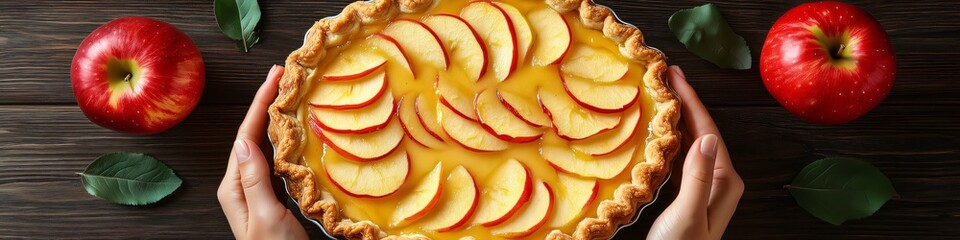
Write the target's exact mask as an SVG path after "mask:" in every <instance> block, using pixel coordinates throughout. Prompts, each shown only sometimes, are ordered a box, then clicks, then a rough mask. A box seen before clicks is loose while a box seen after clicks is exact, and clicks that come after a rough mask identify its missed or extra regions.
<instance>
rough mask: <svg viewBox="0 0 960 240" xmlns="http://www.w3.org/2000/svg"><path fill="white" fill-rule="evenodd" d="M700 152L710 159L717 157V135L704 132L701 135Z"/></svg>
mask: <svg viewBox="0 0 960 240" xmlns="http://www.w3.org/2000/svg"><path fill="white" fill-rule="evenodd" d="M700 154H703V155H704V156H705V157H708V158H710V159H716V158H717V135H714V134H706V135H703V137H701V139H700Z"/></svg>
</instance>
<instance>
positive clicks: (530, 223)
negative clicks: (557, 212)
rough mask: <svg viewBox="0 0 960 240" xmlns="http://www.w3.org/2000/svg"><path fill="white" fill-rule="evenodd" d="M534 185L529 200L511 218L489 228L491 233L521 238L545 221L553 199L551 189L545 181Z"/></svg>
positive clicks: (549, 212) (551, 209) (551, 208)
mask: <svg viewBox="0 0 960 240" xmlns="http://www.w3.org/2000/svg"><path fill="white" fill-rule="evenodd" d="M535 185H536V187H535V188H534V189H533V194H532V196H531V197H530V202H528V203H527V205H526V206H524V207H523V208H521V209H520V210H519V211H518V212H517V214H516V215H514V217H513V218H511V219H510V220H508V221H507V222H504V223H503V224H502V225H500V226H497V227H494V228H493V229H490V233H491V234H493V235H496V236H500V237H505V238H522V237H526V236H528V235H530V234H531V233H533V232H536V231H537V230H538V229H540V227H542V226H543V224H545V223H546V222H547V219H548V218H549V216H550V214H551V212H552V211H553V205H554V201H555V198H554V197H553V189H551V188H550V186H549V185H547V183H545V182H537V184H535Z"/></svg>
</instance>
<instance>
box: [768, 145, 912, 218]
mask: <svg viewBox="0 0 960 240" xmlns="http://www.w3.org/2000/svg"><path fill="white" fill-rule="evenodd" d="M785 187H786V188H787V189H789V190H790V194H791V195H793V198H795V199H796V200H797V204H799V205H800V207H802V208H803V209H804V210H807V212H809V213H810V214H813V216H815V217H817V218H820V219H821V220H823V221H826V222H829V223H831V224H833V225H840V224H841V223H843V222H845V221H847V220H850V219H860V218H864V217H868V216H870V215H873V213H874V212H876V211H877V210H878V209H880V207H882V206H883V204H884V203H886V202H887V200H890V198H891V197H893V196H896V195H897V192H896V191H895V190H894V189H893V184H891V183H890V179H888V178H887V176H884V175H883V173H881V172H880V170H879V169H877V168H876V167H874V166H872V165H870V164H869V163H867V162H864V161H861V160H857V159H851V158H836V157H832V158H831V157H828V158H824V159H820V160H817V161H814V162H813V163H810V165H807V166H806V167H804V168H803V170H801V171H800V174H799V175H797V178H796V179H794V180H793V183H792V184H791V185H787V186H785Z"/></svg>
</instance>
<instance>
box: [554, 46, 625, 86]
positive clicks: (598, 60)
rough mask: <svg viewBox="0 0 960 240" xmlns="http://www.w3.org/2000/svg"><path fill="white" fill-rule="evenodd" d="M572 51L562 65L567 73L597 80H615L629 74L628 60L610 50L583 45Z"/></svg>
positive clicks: (561, 67)
mask: <svg viewBox="0 0 960 240" xmlns="http://www.w3.org/2000/svg"><path fill="white" fill-rule="evenodd" d="M572 51H573V52H571V53H570V55H569V56H567V57H566V58H564V60H563V65H561V66H560V69H561V70H562V71H563V72H564V73H566V74H572V75H574V76H578V77H582V78H586V79H591V80H593V81H595V82H613V81H616V80H619V79H621V78H623V76H624V75H626V74H627V69H628V68H629V66H628V65H627V61H626V60H624V59H623V58H622V57H620V56H617V54H615V53H613V52H611V51H610V50H607V49H602V48H596V47H591V46H586V45H582V46H577V47H575V48H574V49H573V50H572Z"/></svg>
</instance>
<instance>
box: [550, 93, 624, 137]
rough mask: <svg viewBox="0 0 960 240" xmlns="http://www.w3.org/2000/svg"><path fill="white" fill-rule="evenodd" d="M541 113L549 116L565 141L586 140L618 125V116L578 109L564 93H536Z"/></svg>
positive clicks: (577, 105)
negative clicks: (541, 107) (541, 109)
mask: <svg viewBox="0 0 960 240" xmlns="http://www.w3.org/2000/svg"><path fill="white" fill-rule="evenodd" d="M537 92H538V93H537V97H538V98H539V99H540V105H541V106H543V111H544V112H545V113H547V116H550V120H551V121H552V122H553V129H554V130H555V131H556V132H557V135H559V136H560V137H562V138H564V139H567V140H580V139H584V138H588V137H591V136H594V135H597V134H600V133H603V132H606V131H608V130H610V129H613V128H616V127H617V125H620V115H616V114H609V113H598V112H594V111H592V110H590V109H586V108H583V107H580V105H579V104H577V103H576V102H575V101H573V99H571V98H570V96H567V94H566V93H556V92H553V91H547V90H545V89H544V88H540V90H538V91H537Z"/></svg>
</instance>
